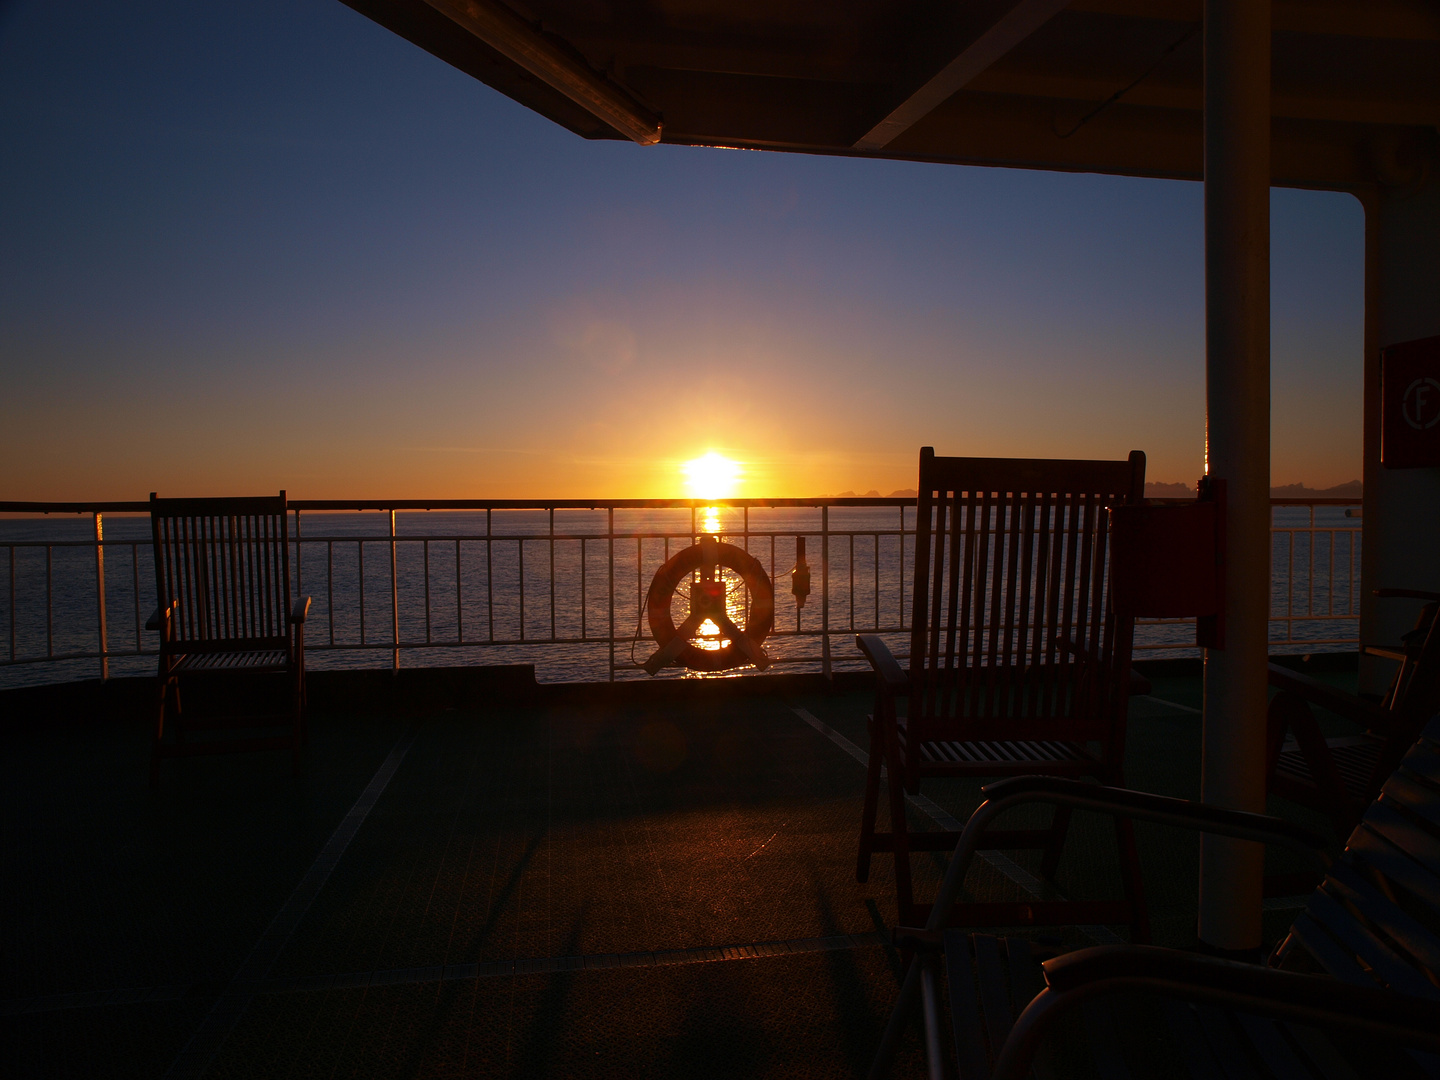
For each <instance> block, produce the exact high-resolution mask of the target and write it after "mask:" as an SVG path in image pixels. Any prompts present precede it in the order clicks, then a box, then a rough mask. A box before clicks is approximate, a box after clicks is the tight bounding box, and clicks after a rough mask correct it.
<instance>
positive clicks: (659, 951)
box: [0, 674, 1353, 1077]
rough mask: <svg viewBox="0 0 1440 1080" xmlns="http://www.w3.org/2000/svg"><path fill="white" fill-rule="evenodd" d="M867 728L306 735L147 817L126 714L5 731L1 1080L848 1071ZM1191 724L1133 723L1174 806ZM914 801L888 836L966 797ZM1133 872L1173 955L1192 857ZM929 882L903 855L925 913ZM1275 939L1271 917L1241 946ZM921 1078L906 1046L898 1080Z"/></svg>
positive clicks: (1188, 704) (1136, 755) (382, 726)
mask: <svg viewBox="0 0 1440 1080" xmlns="http://www.w3.org/2000/svg"><path fill="white" fill-rule="evenodd" d="M1332 677H1333V678H1335V679H1337V680H1340V681H1342V682H1343V681H1344V680H1346V679H1347V678H1348V679H1349V680H1350V681H1351V682H1352V683H1353V674H1351V675H1348V676H1347V675H1344V674H1340V675H1336V676H1332ZM757 682H758V680H757ZM869 703H870V698H869V695H868V693H865V692H863V691H858V690H857V691H854V692H830V693H825V692H820V691H819V690H818V689H817V690H816V691H815V692H808V693H807V692H799V693H790V692H786V693H752V694H748V695H733V694H732V695H728V696H727V695H705V694H703V693H694V694H691V695H690V696H689V697H688V698H686V697H683V696H676V695H675V694H670V695H668V696H663V697H662V696H658V695H657V696H655V697H653V698H652V699H650V700H646V699H645V697H644V695H638V694H637V695H630V696H629V697H626V696H625V695H622V694H600V693H597V694H596V695H594V698H593V699H587V696H586V695H585V694H584V693H581V692H574V691H571V692H567V693H563V694H549V695H540V696H538V697H536V698H535V699H534V700H528V701H513V702H508V703H507V702H504V701H498V702H496V703H493V704H491V705H488V706H484V707H476V708H448V709H443V710H440V711H435V712H431V713H428V714H425V713H422V714H421V715H418V716H409V717H402V716H397V715H373V714H369V713H368V712H352V711H350V710H331V711H325V710H321V709H316V710H315V712H314V715H313V716H312V718H311V739H310V746H309V748H308V750H307V759H306V762H305V767H304V769H303V770H302V772H301V774H300V775H299V776H292V775H291V771H290V767H289V759H288V755H284V754H252V755H235V756H229V757H221V758H200V759H189V760H183V761H180V762H176V763H170V764H167V767H166V771H165V774H164V778H163V783H162V785H161V787H160V789H159V790H158V791H155V792H152V791H151V790H150V789H149V788H148V787H147V786H146V779H147V764H148V743H147V738H148V736H147V728H146V725H145V723H144V722H143V720H142V719H140V718H138V717H137V718H135V719H133V720H119V721H114V720H111V721H104V722H100V721H94V722H85V721H83V720H82V721H78V722H67V723H50V724H40V725H34V724H30V725H27V724H24V723H14V721H16V720H19V719H20V718H18V717H12V718H11V721H12V723H11V724H10V725H7V727H8V728H9V730H8V742H9V750H8V752H7V754H6V755H5V757H4V787H5V791H6V793H7V807H8V813H7V815H6V817H7V821H6V825H5V831H6V834H7V835H6V845H5V848H6V858H5V863H6V869H5V878H6V882H7V883H6V886H5V888H4V894H5V910H4V916H5V917H4V920H3V921H4V925H5V927H6V929H5V948H4V953H5V961H4V972H5V985H4V990H3V997H4V1001H3V1005H0V1015H3V1026H4V1030H5V1043H6V1048H5V1051H4V1056H5V1058H6V1060H8V1061H9V1062H10V1063H11V1069H7V1071H11V1075H32V1076H41V1075H44V1076H50V1075H54V1076H60V1075H72V1076H73V1075H85V1076H91V1077H107V1076H117V1077H118V1076H162V1075H170V1076H177V1077H178V1076H198V1075H202V1074H203V1075H205V1076H207V1077H229V1076H235V1077H254V1076H314V1075H323V1076H334V1077H339V1076H472V1075H475V1076H480V1075H483V1076H516V1077H531V1076H541V1075H554V1076H574V1077H587V1076H609V1075H615V1076H626V1077H631V1076H637V1077H639V1076H652V1075H656V1076H658V1075H671V1076H674V1075H680V1076H690V1077H707V1076H716V1077H721V1076H723V1077H732V1076H742V1075H743V1076H751V1077H760V1076H782V1075H783V1076H799V1075H803V1076H854V1075H857V1074H863V1073H864V1071H865V1068H866V1066H867V1063H868V1061H869V1059H870V1056H871V1055H872V1053H873V1052H874V1049H875V1046H876V1044H877V1041H878V1039H879V1035H880V1031H881V1029H882V1028H883V1025H884V1022H885V1019H886V1017H887V1015H888V1011H889V1008H890V1006H891V1004H892V1003H893V1000H894V996H895V992H896V986H897V984H896V979H897V973H898V971H899V958H898V956H897V954H896V953H895V952H894V951H893V950H892V949H891V948H890V947H889V945H888V944H887V939H888V930H889V928H890V927H891V926H892V925H893V923H894V921H895V905H894V898H893V883H892V877H891V868H890V860H889V858H888V856H880V857H877V859H876V863H875V867H874V870H873V872H872V874H871V878H870V881H869V882H868V883H867V884H864V885H859V884H857V883H856V881H855V874H854V862H855V842H856V835H857V829H858V823H859V818H860V809H861V798H862V794H863V781H864V769H863V767H862V764H861V759H862V757H863V747H864V745H865V742H866V740H865V734H864V733H865V714H866V712H867V711H868V708H869ZM1199 706H1200V684H1199V679H1198V678H1196V677H1194V676H1190V677H1173V678H1164V677H1157V678H1156V679H1155V692H1154V694H1153V695H1152V696H1150V697H1142V698H1136V699H1135V700H1134V701H1133V703H1132V712H1131V716H1132V720H1131V725H1130V740H1129V748H1128V757H1127V774H1128V779H1129V782H1130V783H1131V785H1132V786H1136V787H1141V788H1145V789H1148V790H1152V791H1159V792H1163V793H1167V794H1174V795H1180V796H1185V797H1194V796H1195V795H1196V794H1197V792H1198V790H1199V741H1200V716H1199V713H1198V709H1199ZM924 794H925V795H926V796H928V797H929V799H931V800H933V802H932V803H931V804H930V805H931V807H932V809H931V810H930V811H929V820H927V816H926V814H925V813H922V812H920V811H916V812H915V819H914V821H913V826H914V827H916V828H926V827H932V828H933V827H935V824H934V821H935V819H943V818H944V817H945V815H947V814H948V815H951V816H953V817H957V818H960V819H963V818H964V816H965V815H966V814H967V813H968V812H969V810H971V809H972V808H973V807H974V806H975V805H976V803H977V802H978V799H979V795H978V788H977V787H975V786H974V785H967V784H961V783H950V784H946V783H941V782H933V783H927V785H926V787H925V789H924ZM1272 809H1273V810H1275V811H1277V812H1282V813H1285V814H1286V815H1287V816H1293V817H1299V818H1301V819H1305V815H1304V813H1303V811H1300V810H1299V809H1298V808H1295V807H1291V806H1288V805H1287V804H1283V803H1280V802H1278V801H1273V805H1272ZM1312 823H1313V821H1312ZM1111 836H1112V834H1111V833H1110V831H1109V829H1108V827H1107V826H1105V825H1104V823H1102V822H1100V821H1099V820H1097V819H1087V818H1085V817H1084V816H1083V815H1082V816H1080V817H1077V819H1076V824H1075V826H1074V830H1073V832H1072V836H1071V840H1070V842H1069V844H1068V845H1067V849H1066V855H1065V859H1064V862H1063V864H1062V867H1061V870H1060V873H1059V876H1058V878H1057V884H1058V886H1059V888H1060V889H1061V890H1062V891H1063V892H1065V893H1066V894H1067V895H1072V896H1085V897H1090V898H1100V897H1104V896H1110V895H1118V883H1117V880H1116V875H1115V873H1114V865H1115V861H1116V860H1115V854H1114V849H1113V845H1112V842H1111ZM1139 843H1140V846H1141V853H1142V860H1143V865H1144V870H1145V877H1146V887H1147V892H1148V898H1149V902H1150V905H1151V909H1152V921H1153V928H1154V937H1155V940H1156V942H1157V943H1159V944H1168V945H1178V946H1185V945H1188V944H1192V943H1193V940H1194V938H1193V923H1194V912H1195V894H1196V871H1195V866H1196V850H1197V842H1196V839H1195V838H1194V837H1193V836H1189V835H1185V834H1181V833H1176V832H1173V831H1170V830H1164V829H1160V828H1147V827H1141V828H1140V830H1139ZM1036 861H1038V860H1036ZM1036 861H1032V860H1031V859H1030V857H1029V856H1028V855H1026V854H1024V853H1014V855H1013V859H1009V858H992V859H991V860H989V861H986V862H984V863H983V864H980V865H979V866H978V867H977V870H976V871H975V872H973V873H972V876H971V879H970V882H971V889H972V892H973V893H974V895H975V896H976V898H982V899H1022V898H1024V897H1025V896H1026V895H1033V893H1030V892H1027V890H1030V889H1033V887H1034V885H1035V882H1034V880H1033V879H1032V878H1031V877H1030V874H1032V873H1033V872H1035V870H1036V869H1037V866H1036ZM942 862H943V861H942V860H941V859H940V858H939V857H931V856H921V857H920V858H919V859H918V860H917V872H918V874H919V877H920V882H921V884H920V886H919V887H920V890H921V893H922V895H924V890H926V889H931V888H933V886H934V882H935V881H936V880H937V879H938V872H939V868H940V867H941V866H942ZM1293 914H1294V912H1293V910H1287V909H1286V907H1285V905H1284V904H1272V905H1271V910H1268V911H1267V914H1266V931H1267V934H1268V935H1270V936H1271V937H1272V938H1273V937H1275V936H1278V935H1279V934H1280V933H1282V932H1283V929H1284V927H1285V926H1286V925H1287V924H1288V922H1289V920H1290V919H1291V918H1292V917H1293ZM1091 933H1092V934H1093V931H1092V932H1091ZM1061 936H1062V937H1063V938H1064V939H1065V940H1066V941H1068V942H1070V943H1073V944H1077V945H1078V944H1084V943H1086V942H1087V941H1088V940H1093V938H1091V937H1087V936H1086V933H1085V932H1083V931H1081V930H1065V931H1063V932H1062V935H1061ZM12 1070H13V1071H12ZM920 1072H921V1064H920V1056H919V1051H918V1042H917V1040H916V1039H915V1037H914V1035H913V1033H912V1035H911V1037H910V1043H909V1044H907V1047H906V1049H905V1051H904V1053H903V1054H902V1059H901V1061H900V1062H899V1067H898V1069H897V1073H896V1075H899V1076H911V1075H917V1076H918V1075H920Z"/></svg>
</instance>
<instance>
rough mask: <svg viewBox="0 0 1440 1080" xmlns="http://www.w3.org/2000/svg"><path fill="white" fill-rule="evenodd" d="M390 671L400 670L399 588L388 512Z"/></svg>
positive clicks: (393, 524)
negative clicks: (391, 646)
mask: <svg viewBox="0 0 1440 1080" xmlns="http://www.w3.org/2000/svg"><path fill="white" fill-rule="evenodd" d="M390 641H391V643H392V644H393V646H394V647H393V648H392V649H391V651H390V670H391V671H399V670H400V588H399V581H398V579H397V577H396V574H395V511H394V510H391V511H390Z"/></svg>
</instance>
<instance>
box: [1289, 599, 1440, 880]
mask: <svg viewBox="0 0 1440 1080" xmlns="http://www.w3.org/2000/svg"><path fill="white" fill-rule="evenodd" d="M1375 595H1376V596H1378V597H1380V598H1382V599H1408V600H1423V601H1425V606H1424V607H1423V608H1422V609H1421V611H1420V616H1419V618H1418V619H1417V620H1416V623H1415V628H1414V629H1413V630H1411V631H1410V632H1409V633H1407V634H1405V635H1404V638H1403V639H1402V641H1401V643H1400V645H1399V646H1398V647H1395V648H1377V647H1374V646H1367V647H1366V649H1365V652H1367V653H1368V654H1370V655H1372V656H1379V657H1383V658H1385V659H1388V660H1395V661H1398V662H1399V665H1400V666H1399V669H1398V670H1397V671H1396V673H1395V679H1394V681H1393V682H1392V683H1391V684H1390V689H1389V691H1388V692H1387V693H1386V694H1385V697H1384V698H1383V699H1382V700H1381V701H1380V702H1379V703H1376V702H1373V701H1366V700H1364V699H1362V698H1358V697H1352V696H1351V695H1349V694H1347V693H1345V692H1344V691H1342V690H1339V689H1337V688H1336V687H1333V686H1329V685H1327V684H1326V683H1322V682H1320V681H1319V680H1317V679H1312V678H1310V677H1309V676H1306V675H1302V674H1301V673H1300V672H1298V671H1292V670H1291V669H1289V668H1287V667H1282V666H1280V665H1279V664H1271V665H1270V685H1271V686H1274V687H1277V688H1279V690H1280V693H1278V694H1276V695H1275V696H1274V697H1273V698H1272V699H1271V700H1270V708H1269V713H1268V720H1269V732H1268V736H1269V760H1268V774H1267V775H1268V778H1269V788H1270V791H1271V792H1272V793H1274V794H1276V795H1279V796H1281V797H1283V798H1286V799H1289V800H1291V801H1292V802H1298V803H1301V804H1303V805H1305V806H1310V807H1313V808H1315V809H1317V810H1320V811H1322V812H1324V813H1326V814H1328V815H1329V816H1330V820H1331V821H1332V822H1333V823H1334V825H1335V828H1336V831H1337V832H1340V833H1342V834H1343V833H1345V832H1347V831H1348V830H1350V829H1351V828H1353V827H1354V825H1355V822H1356V820H1358V819H1359V817H1360V814H1361V813H1362V812H1363V811H1364V809H1365V807H1366V805H1368V804H1369V803H1370V801H1371V800H1372V799H1374V798H1375V793H1376V792H1377V791H1379V790H1380V785H1381V784H1382V783H1384V782H1385V778H1386V777H1387V776H1389V775H1390V774H1391V773H1392V772H1393V771H1394V770H1395V765H1396V763H1397V762H1399V760H1400V757H1401V755H1402V754H1404V753H1405V751H1406V749H1407V748H1408V747H1409V746H1410V744H1411V743H1412V742H1414V741H1415V737H1416V735H1418V734H1419V732H1420V729H1421V727H1422V726H1424V724H1425V721H1426V718H1427V717H1429V716H1430V715H1431V714H1432V713H1434V712H1435V711H1436V710H1437V709H1440V618H1436V613H1437V611H1440V593H1432V592H1420V591H1417V590H1414V589H1377V590H1376V591H1375ZM1312 705H1313V706H1318V707H1320V708H1322V709H1328V710H1329V711H1330V712H1333V713H1335V714H1336V715H1338V716H1341V717H1343V718H1344V719H1346V720H1350V721H1352V722H1354V723H1356V724H1358V725H1360V726H1361V727H1362V728H1364V729H1365V730H1364V732H1363V733H1362V734H1359V735H1347V736H1340V737H1338V738H1331V739H1326V738H1325V737H1324V736H1323V735H1322V734H1321V732H1320V725H1319V724H1318V723H1317V722H1316V720H1315V715H1314V713H1312V712H1311V711H1310V710H1311V706H1312ZM1287 736H1288V737H1287ZM1280 888H1281V889H1282V890H1283V888H1284V886H1280Z"/></svg>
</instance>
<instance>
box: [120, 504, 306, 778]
mask: <svg viewBox="0 0 1440 1080" xmlns="http://www.w3.org/2000/svg"><path fill="white" fill-rule="evenodd" d="M150 529H151V535H152V539H153V543H154V548H155V586H156V593H157V606H156V610H155V613H154V614H153V615H152V616H151V617H150V621H149V622H148V623H147V624H146V625H147V627H148V628H149V629H152V630H158V631H159V632H160V678H159V686H158V694H157V700H156V715H155V739H154V744H153V748H152V753H151V758H150V784H151V786H152V787H153V786H155V785H157V784H158V783H159V782H160V761H161V759H162V758H167V757H189V756H194V755H199V754H223V753H236V752H243V751H251V750H279V749H288V750H290V751H291V754H292V756H293V759H294V765H295V768H296V769H297V770H298V768H299V763H300V747H301V744H302V742H303V741H304V737H305V728H304V723H305V633H304V632H305V616H306V614H307V613H308V612H309V609H310V598H309V597H305V598H304V599H302V600H299V601H297V602H294V603H292V602H291V595H290V594H291V589H290V544H289V529H288V517H287V514H286V508H285V493H284V492H283V491H282V492H281V493H280V494H279V495H278V496H272V497H267V498H257V499H160V498H156V496H155V493H154V492H151V494H150ZM200 673H205V674H210V675H216V676H224V677H226V678H236V677H240V676H254V675H275V676H281V677H283V679H284V686H285V695H284V696H285V703H286V704H285V708H284V710H283V712H281V713H280V714H279V715H264V716H231V715H225V716H220V717H212V718H209V719H203V718H197V717H193V716H191V715H189V714H187V713H184V712H182V711H181V707H180V684H181V681H182V680H184V679H185V678H186V677H187V676H190V675H195V674H200ZM261 727H268V728H274V727H285V728H287V729H288V731H287V732H286V733H285V734H283V735H275V734H271V735H267V736H263V737H260V736H255V735H253V734H251V735H250V736H248V737H245V738H239V737H235V736H234V735H232V737H229V738H223V737H214V738H202V739H192V738H190V736H191V735H192V734H193V733H195V732H197V731H200V730H205V729H209V730H212V731H213V730H223V729H228V730H229V731H231V732H232V733H235V732H239V731H241V730H242V729H254V728H261Z"/></svg>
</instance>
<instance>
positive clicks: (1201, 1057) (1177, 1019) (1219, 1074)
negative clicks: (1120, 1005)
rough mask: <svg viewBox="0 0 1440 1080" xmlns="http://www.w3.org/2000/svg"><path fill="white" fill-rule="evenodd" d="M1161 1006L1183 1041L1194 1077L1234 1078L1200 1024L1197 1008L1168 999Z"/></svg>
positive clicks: (1210, 1079)
mask: <svg viewBox="0 0 1440 1080" xmlns="http://www.w3.org/2000/svg"><path fill="white" fill-rule="evenodd" d="M1161 1008H1162V1009H1163V1010H1164V1013H1165V1024H1166V1026H1167V1027H1168V1028H1169V1029H1170V1033H1171V1034H1172V1035H1173V1036H1174V1037H1175V1040H1176V1042H1178V1043H1179V1044H1180V1047H1181V1049H1182V1052H1183V1059H1184V1061H1185V1065H1186V1067H1187V1068H1188V1070H1189V1072H1190V1075H1191V1077H1193V1078H1194V1080H1230V1077H1229V1075H1228V1074H1227V1073H1226V1071H1225V1070H1224V1069H1223V1068H1222V1067H1221V1065H1220V1062H1219V1061H1217V1060H1216V1058H1215V1051H1214V1050H1213V1049H1211V1047H1210V1041H1209V1040H1208V1039H1207V1038H1206V1037H1205V1033H1204V1031H1203V1030H1202V1029H1201V1027H1200V1020H1199V1018H1198V1017H1197V1016H1196V1015H1195V1007H1194V1006H1193V1005H1191V1004H1190V1003H1189V1002H1185V1001H1167V1002H1165V1003H1164V1004H1163V1005H1162V1006H1161Z"/></svg>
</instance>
